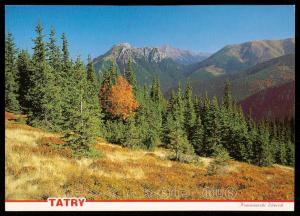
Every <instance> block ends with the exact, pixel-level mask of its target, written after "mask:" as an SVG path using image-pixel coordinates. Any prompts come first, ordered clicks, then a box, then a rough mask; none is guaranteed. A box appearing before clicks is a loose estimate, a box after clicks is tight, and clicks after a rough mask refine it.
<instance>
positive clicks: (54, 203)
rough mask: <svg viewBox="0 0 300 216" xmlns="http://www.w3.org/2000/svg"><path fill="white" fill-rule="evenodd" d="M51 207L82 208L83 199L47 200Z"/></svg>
mask: <svg viewBox="0 0 300 216" xmlns="http://www.w3.org/2000/svg"><path fill="white" fill-rule="evenodd" d="M48 202H50V204H51V207H77V206H83V203H84V202H85V198H48Z"/></svg>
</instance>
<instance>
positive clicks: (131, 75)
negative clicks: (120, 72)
mask: <svg viewBox="0 0 300 216" xmlns="http://www.w3.org/2000/svg"><path fill="white" fill-rule="evenodd" d="M125 77H126V79H127V81H128V82H129V84H130V85H131V86H132V90H133V92H134V93H135V94H136V91H137V80H136V75H135V72H134V70H133V68H132V62H131V60H129V61H128V63H127V68H126V70H125Z"/></svg>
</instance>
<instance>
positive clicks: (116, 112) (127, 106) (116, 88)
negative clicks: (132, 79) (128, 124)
mask: <svg viewBox="0 0 300 216" xmlns="http://www.w3.org/2000/svg"><path fill="white" fill-rule="evenodd" d="M108 101H109V102H110V107H109V109H108V111H109V112H110V113H111V114H112V115H113V116H114V117H121V118H122V119H124V120H126V119H127V118H128V117H129V116H130V115H131V114H132V113H133V112H134V111H135V110H136V108H137V107H138V104H137V102H136V100H135V98H134V94H133V92H132V87H131V85H130V84H129V83H128V82H127V80H126V79H125V78H124V77H123V76H118V77H117V82H116V84H115V85H113V86H112V88H111V92H110V94H109V96H108Z"/></svg>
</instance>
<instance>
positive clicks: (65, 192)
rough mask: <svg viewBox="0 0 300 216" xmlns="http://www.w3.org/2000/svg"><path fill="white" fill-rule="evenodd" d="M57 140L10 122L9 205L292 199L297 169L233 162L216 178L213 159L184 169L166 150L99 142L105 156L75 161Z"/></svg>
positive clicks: (7, 135)
mask: <svg viewBox="0 0 300 216" xmlns="http://www.w3.org/2000/svg"><path fill="white" fill-rule="evenodd" d="M59 136H60V135H59V134H51V133H48V132H45V131H42V130H40V129H36V128H32V127H30V126H27V125H24V124H20V123H15V122H11V121H6V123H5V199H6V200H8V199H9V200H15V199H27V200H28V199H29V200H31V199H32V200H33V199H35V200H36V199H38V200H41V199H42V200H45V199H47V198H48V197H64V196H67V197H85V198H86V199H90V200H95V199H97V200H111V199H200V200H209V199H227V200H228V199H231V200H232V199H239V200H241V199H243V200H266V199H269V200H276V199H277V200H287V199H293V198H294V170H293V169H292V168H289V167H283V166H277V165H274V166H272V167H268V168H262V167H257V166H253V165H249V164H246V163H240V162H236V161H230V162H229V165H227V166H225V167H223V168H222V170H221V171H220V172H218V173H217V174H216V175H208V169H209V164H211V163H213V159H210V158H202V161H203V163H202V164H200V165H197V166H196V165H192V164H183V163H179V162H174V161H170V160H168V151H166V150H164V149H157V150H155V151H154V152H147V151H142V150H130V149H127V148H123V147H120V146H118V145H112V144H108V143H106V142H105V141H103V140H101V139H99V141H98V144H97V145H96V148H97V149H99V150H101V151H102V152H103V154H104V155H103V156H97V157H95V158H74V157H73V156H72V153H71V152H70V151H69V149H60V148H59V146H60V145H61V144H62V141H61V140H60V138H59ZM49 142H51V143H52V147H51V146H49V145H47V143H49ZM54 146H56V147H55V148H54ZM228 191H229V192H230V193H228Z"/></svg>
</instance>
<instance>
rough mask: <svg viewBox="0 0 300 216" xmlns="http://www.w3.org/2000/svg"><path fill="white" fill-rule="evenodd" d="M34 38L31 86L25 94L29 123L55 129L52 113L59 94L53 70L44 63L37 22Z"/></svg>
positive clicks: (44, 54)
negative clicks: (27, 100) (28, 108)
mask: <svg viewBox="0 0 300 216" xmlns="http://www.w3.org/2000/svg"><path fill="white" fill-rule="evenodd" d="M36 34H37V36H36V38H35V39H34V40H33V41H34V44H35V46H34V48H33V49H34V52H33V57H32V63H33V71H34V73H32V74H31V77H30V81H31V84H32V85H31V86H30V89H29V91H28V92H27V97H28V99H29V104H30V105H29V107H30V110H29V116H28V119H29V122H30V123H31V124H32V125H35V126H40V127H41V126H42V127H46V128H49V129H56V128H55V120H56V118H57V112H55V111H53V110H54V109H55V106H56V98H57V97H58V94H59V92H58V91H57V88H56V87H55V82H56V80H55V76H54V70H53V69H52V68H51V67H50V65H49V64H48V62H47V61H46V46H45V43H44V41H43V38H44V35H43V28H42V25H41V23H40V22H39V23H38V24H37V26H36Z"/></svg>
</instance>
